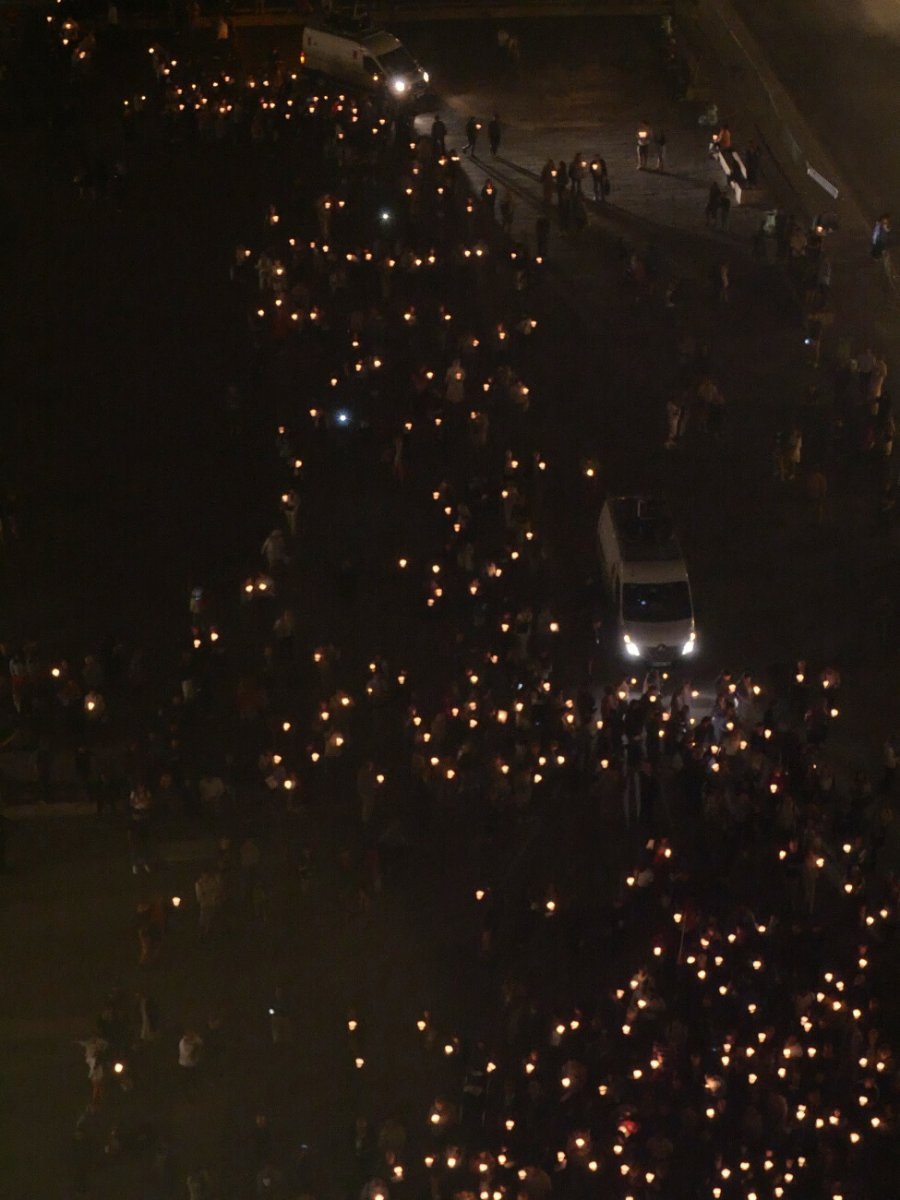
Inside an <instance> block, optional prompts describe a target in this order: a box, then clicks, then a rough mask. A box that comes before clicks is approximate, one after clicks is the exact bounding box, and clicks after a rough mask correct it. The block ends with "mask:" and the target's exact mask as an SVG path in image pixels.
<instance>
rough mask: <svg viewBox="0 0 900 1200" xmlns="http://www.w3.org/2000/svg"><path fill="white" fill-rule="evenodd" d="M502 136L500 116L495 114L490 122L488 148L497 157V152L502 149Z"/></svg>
mask: <svg viewBox="0 0 900 1200" xmlns="http://www.w3.org/2000/svg"><path fill="white" fill-rule="evenodd" d="M500 134H501V129H500V114H499V113H494V115H493V116H492V117H491V119H490V121H488V127H487V135H488V146H489V148H490V151H491V155H492V156H494V155H496V153H497V151H498V150H499V149H500Z"/></svg>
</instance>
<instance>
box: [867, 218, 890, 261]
mask: <svg viewBox="0 0 900 1200" xmlns="http://www.w3.org/2000/svg"><path fill="white" fill-rule="evenodd" d="M890 232H891V214H890V213H882V214H881V216H880V217H879V218H878V219H877V220H876V222H875V224H874V225H873V227H872V238H871V243H872V244H871V255H872V257H873V258H883V257H884V252H885V250H886V249H887V245H888V236H889V234H890Z"/></svg>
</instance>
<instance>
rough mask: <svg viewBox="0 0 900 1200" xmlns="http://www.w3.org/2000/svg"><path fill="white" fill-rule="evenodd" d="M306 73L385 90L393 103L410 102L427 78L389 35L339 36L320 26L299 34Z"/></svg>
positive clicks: (422, 89)
mask: <svg viewBox="0 0 900 1200" xmlns="http://www.w3.org/2000/svg"><path fill="white" fill-rule="evenodd" d="M303 63H304V65H305V67H306V68H307V70H310V71H319V72H321V74H323V75H329V76H331V77H332V78H333V79H340V80H342V81H343V82H344V83H347V84H349V85H350V86H351V87H357V88H365V89H366V90H368V91H378V90H381V89H384V90H386V91H387V92H388V93H389V94H390V95H391V96H393V97H394V98H395V99H396V100H414V99H416V98H417V97H419V96H422V95H424V94H425V92H426V91H427V90H428V84H429V82H430V78H431V77H430V76H429V74H428V72H427V71H423V70H422V68H421V67H420V66H419V64H418V63H417V62H416V60H415V59H414V58H413V56H412V55H411V54H410V52H409V51H408V50H407V49H406V47H405V46H404V45H403V43H402V42H401V41H399V40H398V39H397V38H395V37H394V35H393V34H392V33H386V32H384V31H383V30H366V31H360V32H347V33H343V32H341V31H340V30H339V29H327V28H325V27H324V26H321V25H307V26H305V27H304V30H303Z"/></svg>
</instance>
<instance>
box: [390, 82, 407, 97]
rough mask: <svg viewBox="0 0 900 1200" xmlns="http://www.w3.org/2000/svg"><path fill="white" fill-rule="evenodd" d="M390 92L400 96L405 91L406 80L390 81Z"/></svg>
mask: <svg viewBox="0 0 900 1200" xmlns="http://www.w3.org/2000/svg"><path fill="white" fill-rule="evenodd" d="M391 90H392V91H393V92H395V93H396V94H397V95H398V96H402V95H403V93H404V92H405V91H406V80H405V79H392V80H391Z"/></svg>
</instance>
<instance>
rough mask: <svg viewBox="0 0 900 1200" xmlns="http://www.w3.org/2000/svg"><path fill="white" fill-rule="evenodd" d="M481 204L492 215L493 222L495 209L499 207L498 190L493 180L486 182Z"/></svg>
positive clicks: (482, 191) (482, 190)
mask: <svg viewBox="0 0 900 1200" xmlns="http://www.w3.org/2000/svg"><path fill="white" fill-rule="evenodd" d="M481 203H482V204H483V205H484V207H485V208H486V209H487V211H488V213H489V214H490V217H491V220H493V219H494V216H495V209H496V207H497V189H496V188H495V187H494V181H493V180H492V179H486V180H485V181H484V187H483V188H482V189H481Z"/></svg>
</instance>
